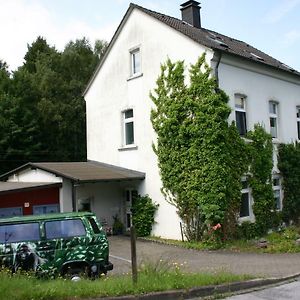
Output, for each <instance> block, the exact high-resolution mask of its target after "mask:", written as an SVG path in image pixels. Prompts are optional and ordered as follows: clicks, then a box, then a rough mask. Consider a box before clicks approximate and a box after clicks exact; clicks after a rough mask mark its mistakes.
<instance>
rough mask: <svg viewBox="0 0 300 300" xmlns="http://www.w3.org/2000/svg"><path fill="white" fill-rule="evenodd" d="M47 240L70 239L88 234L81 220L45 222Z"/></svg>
mask: <svg viewBox="0 0 300 300" xmlns="http://www.w3.org/2000/svg"><path fill="white" fill-rule="evenodd" d="M45 230H46V237H47V239H56V238H68V237H74V236H82V235H85V234H86V231H85V228H84V226H83V224H82V221H81V220H80V219H73V220H59V221H47V222H45Z"/></svg>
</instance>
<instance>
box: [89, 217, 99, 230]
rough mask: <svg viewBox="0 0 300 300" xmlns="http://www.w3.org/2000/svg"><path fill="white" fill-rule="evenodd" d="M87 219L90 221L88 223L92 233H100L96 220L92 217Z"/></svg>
mask: <svg viewBox="0 0 300 300" xmlns="http://www.w3.org/2000/svg"><path fill="white" fill-rule="evenodd" d="M88 220H89V222H90V224H91V226H92V228H93V231H94V233H95V234H98V233H100V229H99V227H98V225H97V223H96V221H95V220H94V219H93V218H88Z"/></svg>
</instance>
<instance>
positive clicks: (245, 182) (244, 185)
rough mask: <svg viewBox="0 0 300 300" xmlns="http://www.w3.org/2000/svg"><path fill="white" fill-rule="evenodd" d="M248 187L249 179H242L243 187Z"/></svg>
mask: <svg viewBox="0 0 300 300" xmlns="http://www.w3.org/2000/svg"><path fill="white" fill-rule="evenodd" d="M247 188H248V181H247V180H243V181H242V189H243V190H244V189H247Z"/></svg>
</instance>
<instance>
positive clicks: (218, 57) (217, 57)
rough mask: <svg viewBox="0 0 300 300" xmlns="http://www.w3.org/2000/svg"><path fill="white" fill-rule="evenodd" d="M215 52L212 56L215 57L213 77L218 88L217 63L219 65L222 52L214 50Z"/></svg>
mask: <svg viewBox="0 0 300 300" xmlns="http://www.w3.org/2000/svg"><path fill="white" fill-rule="evenodd" d="M215 54H216V55H215V57H213V59H214V58H216V66H215V78H216V83H217V86H218V88H219V87H220V86H219V65H220V62H221V58H222V52H219V51H216V52H215Z"/></svg>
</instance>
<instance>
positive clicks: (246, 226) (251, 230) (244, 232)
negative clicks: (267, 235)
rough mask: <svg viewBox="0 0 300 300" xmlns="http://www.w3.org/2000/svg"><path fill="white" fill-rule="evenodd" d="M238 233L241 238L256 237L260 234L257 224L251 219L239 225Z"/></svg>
mask: <svg viewBox="0 0 300 300" xmlns="http://www.w3.org/2000/svg"><path fill="white" fill-rule="evenodd" d="M237 235H238V238H240V239H246V240H251V239H254V238H255V237H257V236H258V234H257V226H256V224H255V223H251V222H249V221H245V222H243V223H242V224H241V225H239V226H238V230H237Z"/></svg>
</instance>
